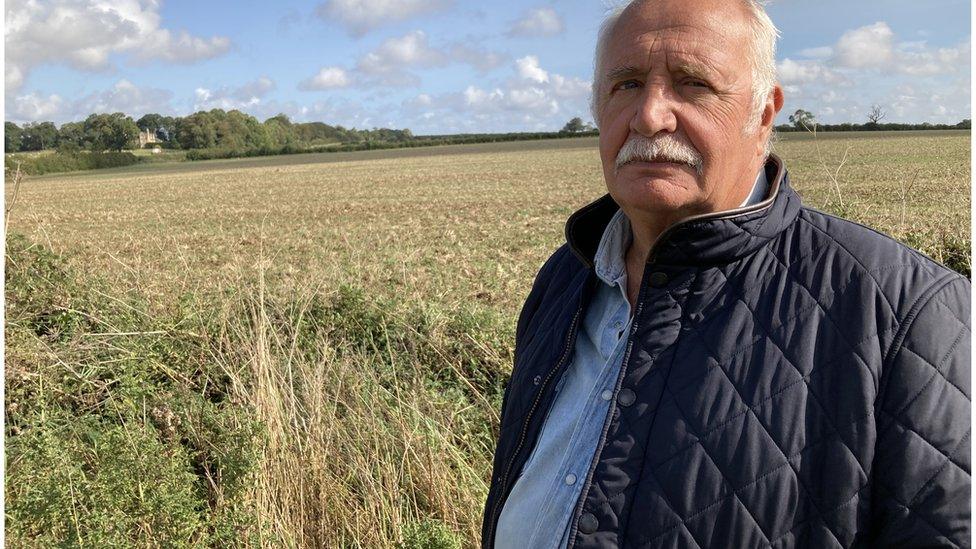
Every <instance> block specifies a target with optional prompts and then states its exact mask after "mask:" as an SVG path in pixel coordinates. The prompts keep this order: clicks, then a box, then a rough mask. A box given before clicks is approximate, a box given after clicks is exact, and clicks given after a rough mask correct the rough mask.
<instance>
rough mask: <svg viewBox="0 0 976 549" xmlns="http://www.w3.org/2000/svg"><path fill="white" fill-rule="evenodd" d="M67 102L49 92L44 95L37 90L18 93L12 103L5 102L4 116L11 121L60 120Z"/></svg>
mask: <svg viewBox="0 0 976 549" xmlns="http://www.w3.org/2000/svg"><path fill="white" fill-rule="evenodd" d="M66 105H67V103H66V102H65V100H64V99H62V98H61V96H59V95H57V94H51V95H48V96H44V95H42V94H39V93H37V92H31V93H28V94H25V95H19V96H17V97H15V98H14V100H13V104H12V105H11V104H9V100H8V104H7V108H6V109H5V111H6V112H5V113H4V118H5V119H7V120H9V121H12V122H42V121H48V120H53V121H57V120H60V119H61V118H62V117H63V115H64V113H63V111H64V109H65V107H66Z"/></svg>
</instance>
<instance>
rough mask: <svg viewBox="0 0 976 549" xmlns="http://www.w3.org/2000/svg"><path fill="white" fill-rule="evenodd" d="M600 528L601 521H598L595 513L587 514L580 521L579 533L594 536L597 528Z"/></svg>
mask: <svg viewBox="0 0 976 549" xmlns="http://www.w3.org/2000/svg"><path fill="white" fill-rule="evenodd" d="M599 526H600V521H598V520H596V517H595V516H593V513H586V514H585V515H583V516H581V517H580V521H579V531H580V532H583V533H584V534H592V533H593V532H596V529H597V527H599Z"/></svg>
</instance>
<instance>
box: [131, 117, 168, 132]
mask: <svg viewBox="0 0 976 549" xmlns="http://www.w3.org/2000/svg"><path fill="white" fill-rule="evenodd" d="M136 126H139V129H140V130H142V131H144V132H145V131H151V132H155V131H156V130H158V129H159V128H161V127H162V126H163V116H162V115H161V114H156V113H154V112H151V113H147V114H144V115H142V118H140V119H139V120H136Z"/></svg>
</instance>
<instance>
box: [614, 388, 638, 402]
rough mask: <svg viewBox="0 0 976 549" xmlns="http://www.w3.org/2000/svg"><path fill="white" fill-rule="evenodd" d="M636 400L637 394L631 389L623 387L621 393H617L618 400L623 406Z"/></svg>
mask: <svg viewBox="0 0 976 549" xmlns="http://www.w3.org/2000/svg"><path fill="white" fill-rule="evenodd" d="M635 400H637V395H636V394H634V392H633V391H631V390H630V389H621V390H620V394H618V395H617V402H618V403H619V404H620V405H621V406H630V405H631V404H633V403H634V401H635Z"/></svg>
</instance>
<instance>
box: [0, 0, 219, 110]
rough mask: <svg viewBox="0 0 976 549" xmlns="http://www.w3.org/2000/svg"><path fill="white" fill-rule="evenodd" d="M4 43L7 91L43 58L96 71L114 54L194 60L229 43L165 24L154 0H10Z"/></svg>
mask: <svg viewBox="0 0 976 549" xmlns="http://www.w3.org/2000/svg"><path fill="white" fill-rule="evenodd" d="M4 43H5V47H6V49H5V55H4V61H5V63H6V68H5V71H4V73H5V74H4V75H5V85H6V89H7V90H8V91H16V90H18V89H20V87H21V86H22V85H23V83H24V81H25V79H26V78H27V76H28V75H29V73H30V71H31V70H32V69H33V68H34V67H37V66H39V65H43V64H47V63H64V64H67V65H69V66H71V67H73V68H76V69H79V70H85V71H96V70H104V69H107V68H109V67H111V56H112V55H113V54H128V55H130V56H131V58H132V60H134V61H138V62H148V61H153V60H159V61H164V62H169V63H193V62H197V61H201V60H204V59H210V58H213V57H217V56H219V55H223V54H224V53H226V52H227V51H228V50H229V49H230V48H231V41H230V39H229V38H226V37H223V36H211V37H207V38H204V37H198V36H193V35H191V34H189V33H187V32H186V31H179V32H174V31H172V30H170V29H167V28H163V27H162V26H161V17H160V15H159V2H158V1H155V0H123V1H115V2H109V1H106V0H52V1H49V2H34V1H30V0H11V1H9V2H7V5H6V27H5V29H4Z"/></svg>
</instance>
